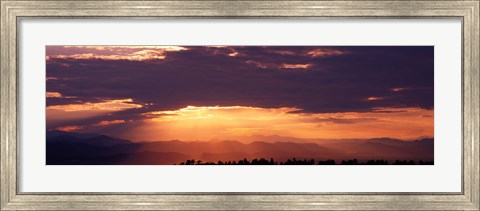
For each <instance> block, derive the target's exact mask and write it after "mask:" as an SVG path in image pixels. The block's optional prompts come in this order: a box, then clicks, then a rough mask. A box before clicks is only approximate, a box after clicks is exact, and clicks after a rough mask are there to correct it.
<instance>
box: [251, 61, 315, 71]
mask: <svg viewBox="0 0 480 211" xmlns="http://www.w3.org/2000/svg"><path fill="white" fill-rule="evenodd" d="M246 63H247V64H252V65H255V66H257V67H258V68H262V69H265V68H276V69H308V68H310V67H312V66H313V65H312V64H286V63H282V64H274V63H263V62H258V61H253V60H248V61H246Z"/></svg>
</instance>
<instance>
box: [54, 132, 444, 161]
mask: <svg viewBox="0 0 480 211" xmlns="http://www.w3.org/2000/svg"><path fill="white" fill-rule="evenodd" d="M46 138H47V141H46V146H47V147H46V150H47V157H46V158H47V159H46V160H47V165H173V164H179V163H180V162H183V161H185V160H188V159H195V160H202V161H204V162H217V161H219V160H220V161H229V160H240V159H244V158H246V159H255V158H265V159H270V158H273V159H275V160H276V161H285V160H287V159H291V158H296V159H308V160H310V159H315V160H327V159H333V160H337V161H341V160H347V159H358V160H371V159H382V160H389V161H394V160H424V161H433V158H434V140H433V138H422V139H418V140H414V141H403V140H398V139H392V138H374V139H338V140H324V141H318V140H314V139H295V138H288V137H279V136H253V137H251V140H252V141H251V142H248V143H244V142H240V141H235V140H228V141H191V142H187V141H179V140H171V141H152V142H133V141H130V140H125V139H119V138H114V137H110V136H106V135H99V134H83V133H72V132H64V131H56V130H55V131H47V135H46ZM275 140H278V141H275ZM309 141H310V142H309Z"/></svg>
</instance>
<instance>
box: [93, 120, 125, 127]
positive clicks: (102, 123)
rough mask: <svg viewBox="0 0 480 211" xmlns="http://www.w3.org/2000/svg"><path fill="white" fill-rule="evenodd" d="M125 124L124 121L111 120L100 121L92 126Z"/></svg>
mask: <svg viewBox="0 0 480 211" xmlns="http://www.w3.org/2000/svg"><path fill="white" fill-rule="evenodd" d="M125 122H126V121H125V120H112V121H107V120H104V121H100V122H99V123H97V124H94V125H93V126H107V125H116V124H122V123H125Z"/></svg>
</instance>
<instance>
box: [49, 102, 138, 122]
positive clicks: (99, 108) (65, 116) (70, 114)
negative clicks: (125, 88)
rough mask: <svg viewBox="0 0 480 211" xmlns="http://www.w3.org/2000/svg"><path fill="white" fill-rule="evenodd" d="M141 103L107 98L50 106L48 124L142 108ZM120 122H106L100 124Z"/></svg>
mask: <svg viewBox="0 0 480 211" xmlns="http://www.w3.org/2000/svg"><path fill="white" fill-rule="evenodd" d="M142 107H143V106H142V105H140V104H136V103H134V102H133V100H132V99H119V100H105V101H102V102H97V103H91V102H87V103H78V104H67V105H55V106H48V107H47V109H46V114H47V124H48V125H57V124H63V123H64V124H67V123H68V122H71V121H75V120H82V119H88V118H92V117H98V116H102V115H106V114H109V113H112V112H117V111H123V110H128V109H136V108H142ZM109 123H119V122H118V121H117V122H104V123H100V124H109Z"/></svg>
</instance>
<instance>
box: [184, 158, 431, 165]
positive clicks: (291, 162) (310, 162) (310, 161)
mask: <svg viewBox="0 0 480 211" xmlns="http://www.w3.org/2000/svg"><path fill="white" fill-rule="evenodd" d="M433 164H434V162H433V161H423V160H419V161H414V160H395V161H393V162H388V161H387V160H367V161H364V162H360V161H359V160H357V159H351V160H342V161H341V162H339V163H337V162H336V161H335V160H319V161H318V162H315V159H303V160H301V159H299V160H297V159H296V158H292V159H288V160H286V161H280V162H277V161H275V160H274V159H273V158H270V160H267V159H265V158H260V159H253V160H248V159H246V158H244V159H243V160H238V161H236V160H233V161H221V160H219V161H217V162H211V161H207V162H203V161H202V160H195V159H191V160H186V161H185V162H181V163H180V164H179V165H433ZM175 165H176V164H175Z"/></svg>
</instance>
